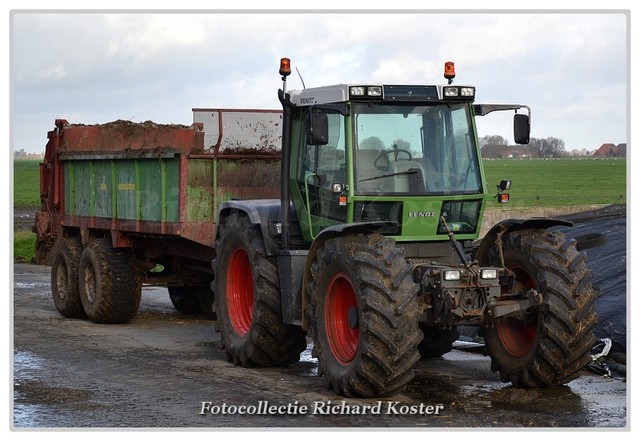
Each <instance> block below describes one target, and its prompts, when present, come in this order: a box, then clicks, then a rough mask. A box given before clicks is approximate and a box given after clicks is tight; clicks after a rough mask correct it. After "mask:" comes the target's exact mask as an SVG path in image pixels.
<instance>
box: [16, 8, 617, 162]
mask: <svg viewBox="0 0 640 441" xmlns="http://www.w3.org/2000/svg"><path fill="white" fill-rule="evenodd" d="M11 26H12V28H11V56H12V58H11V105H12V107H11V110H12V112H11V116H12V118H11V123H12V147H13V149H14V150H20V149H24V150H25V151H27V152H41V151H43V150H44V146H45V144H46V133H47V131H49V130H51V129H52V128H53V127H54V120H55V119H56V118H64V119H67V120H68V121H69V122H71V123H83V124H95V123H105V122H109V121H113V120H116V119H127V120H131V121H135V122H140V121H147V120H152V121H155V122H158V123H181V124H190V123H191V122H192V112H191V109H192V108H194V107H222V108H238V107H240V108H278V107H279V103H278V100H277V89H278V88H280V87H281V81H280V77H279V75H278V63H279V60H280V58H281V57H285V56H286V57H289V58H291V60H292V65H293V67H294V68H298V69H299V71H300V73H301V75H302V77H303V79H304V82H305V84H306V86H307V87H312V86H321V85H329V84H335V83H348V82H379V83H396V84H402V83H410V84H441V83H444V82H445V80H444V78H443V76H442V72H443V64H444V62H445V61H454V62H455V63H456V71H457V77H456V79H455V83H456V84H471V85H474V86H476V87H477V92H476V97H477V98H476V101H477V102H486V103H518V104H526V105H529V106H530V107H531V109H532V112H533V113H532V136H533V137H536V138H546V137H549V136H553V137H556V138H561V139H563V140H564V141H565V146H566V149H567V150H572V149H582V148H586V149H587V150H594V149H596V148H598V147H599V146H600V145H601V144H603V143H605V142H611V143H614V144H618V143H623V142H627V139H626V137H627V123H628V121H627V110H628V93H629V84H628V80H629V78H628V64H627V62H628V60H627V57H628V33H629V28H628V16H627V15H625V14H624V13H621V12H591V13H548V12H547V13H522V12H519V13H513V12H511V13H490V12H476V13H451V12H447V13H445V12H440V13H437V12H431V13H427V12H425V13H399V12H396V13H393V12H384V13H349V14H347V13H326V12H325V13H304V14H299V13H296V14H294V13H274V12H272V13H259V14H256V13H220V12H219V13H199V14H187V13H181V14H180V13H178V14H176V13H172V14H169V13H137V14H136V13H99V14H96V13H91V14H87V13H59V12H58V13H34V12H18V13H13V14H12V15H11ZM288 87H289V88H290V89H294V88H301V87H302V83H301V81H300V79H299V77H298V75H297V74H296V73H295V70H294V74H293V75H292V76H291V77H290V80H289V86H288ZM478 128H479V136H484V135H501V136H503V137H505V138H507V139H508V140H509V141H510V142H511V141H512V139H513V138H512V137H513V134H512V126H511V113H509V114H508V115H507V114H503V115H500V114H492V115H489V116H486V117H483V118H479V122H478Z"/></svg>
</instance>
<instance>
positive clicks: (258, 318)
mask: <svg viewBox="0 0 640 441" xmlns="http://www.w3.org/2000/svg"><path fill="white" fill-rule="evenodd" d="M219 231H220V237H219V239H217V240H216V244H215V249H216V253H217V255H216V258H215V259H214V260H213V263H212V267H213V270H214V274H215V281H214V286H215V295H214V298H215V300H214V301H215V305H216V316H217V324H218V328H219V330H220V335H221V339H222V342H223V345H224V347H225V351H226V353H227V357H228V358H229V360H230V361H232V362H233V363H235V364H236V365H240V366H245V367H250V366H288V365H290V364H292V363H295V362H296V361H298V360H299V359H300V353H302V351H303V350H304V349H305V348H306V340H305V335H304V332H303V331H302V328H300V327H298V326H293V325H287V324H285V323H283V321H282V303H281V298H280V279H279V275H278V267H277V264H276V260H275V258H271V257H266V256H265V248H264V244H263V242H262V236H261V234H260V231H259V230H258V229H257V228H256V227H255V226H253V225H252V224H251V223H250V222H249V221H248V219H247V218H245V217H244V216H241V215H231V216H229V217H228V218H226V219H225V221H224V224H223V225H221V226H220V229H219Z"/></svg>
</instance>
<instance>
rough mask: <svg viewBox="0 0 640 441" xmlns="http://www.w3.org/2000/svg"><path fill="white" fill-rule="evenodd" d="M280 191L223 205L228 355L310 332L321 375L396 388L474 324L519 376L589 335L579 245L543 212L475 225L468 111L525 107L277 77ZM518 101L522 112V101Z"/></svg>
mask: <svg viewBox="0 0 640 441" xmlns="http://www.w3.org/2000/svg"><path fill="white" fill-rule="evenodd" d="M290 72H291V68H290V61H289V60H288V59H286V58H284V59H282V61H281V66H280V74H281V75H282V80H283V88H282V90H280V91H279V99H280V102H281V104H282V108H283V123H282V159H281V199H280V200H253V201H228V202H225V203H224V204H222V205H221V207H220V210H219V218H218V227H217V228H218V230H217V233H216V244H215V252H216V257H215V259H214V260H213V263H212V267H213V270H214V274H215V280H214V282H213V283H212V289H213V291H214V293H215V310H216V311H215V312H216V314H217V320H218V328H219V330H220V332H221V338H222V342H223V345H224V347H225V351H226V353H227V355H228V358H229V359H230V360H231V361H232V362H234V363H236V364H238V365H242V366H285V365H289V364H291V363H294V362H296V361H298V360H299V357H300V353H301V352H302V351H303V350H305V348H306V347H307V344H306V337H307V336H309V337H310V338H312V339H313V355H314V356H315V357H317V359H318V363H319V368H318V373H319V375H322V376H324V377H325V378H326V380H327V385H328V386H329V387H331V388H333V389H334V390H335V392H336V393H337V394H339V395H342V396H347V397H350V396H363V397H384V396H389V395H392V394H395V393H397V392H400V391H402V390H403V388H404V387H405V386H406V384H407V383H408V382H409V381H410V380H411V379H412V378H413V375H414V371H413V369H414V365H415V363H416V362H417V361H418V360H419V359H420V358H421V357H422V358H426V357H437V356H440V355H443V354H444V353H446V352H448V351H450V350H451V349H452V343H453V342H454V341H455V340H456V339H457V338H458V336H459V334H458V332H457V326H459V325H464V326H478V327H479V332H480V334H481V335H482V336H483V337H484V340H485V343H486V349H487V350H488V352H489V354H490V356H491V360H492V363H491V368H492V370H493V371H499V373H500V376H501V379H502V380H503V381H505V382H511V383H512V384H513V385H514V386H516V387H545V386H554V385H560V384H565V383H567V382H569V381H571V380H572V379H574V378H576V377H577V376H579V375H580V371H581V369H582V368H583V367H584V366H585V365H586V364H587V363H588V362H589V361H590V355H589V353H590V350H591V348H592V347H593V345H594V343H595V338H594V336H593V332H592V330H593V327H594V325H595V323H596V319H597V318H596V314H595V311H594V301H595V299H596V296H597V293H596V291H595V290H594V289H593V288H592V286H591V281H590V280H591V273H590V271H589V270H588V269H587V267H586V266H585V255H584V253H582V252H578V251H577V250H576V246H575V241H573V240H567V239H566V238H565V236H564V235H563V234H562V233H560V232H553V231H550V230H549V229H550V227H554V226H558V225H562V226H564V225H570V224H569V223H567V222H564V221H561V220H554V219H545V218H534V219H526V220H525V219H509V220H505V221H502V222H500V223H498V224H497V225H495V226H494V227H493V228H491V229H490V231H489V232H488V234H486V236H485V237H484V238H483V239H482V240H477V239H478V236H479V233H480V227H481V220H482V215H483V210H484V207H485V204H486V203H487V202H490V201H491V199H492V198H495V197H498V200H499V201H501V202H502V201H506V200H508V195H507V194H506V193H503V192H504V191H505V190H508V188H509V186H510V182H509V181H502V182H501V183H500V184H499V185H498V191H497V193H498V194H497V195H496V194H495V193H496V192H495V191H494V192H491V191H490V189H489V188H488V187H487V185H486V184H485V175H484V171H483V167H482V162H481V160H480V148H479V145H478V140H477V139H478V138H477V132H476V126H475V117H476V116H482V115H485V114H487V113H489V112H493V111H497V110H512V111H515V117H514V137H515V141H516V142H517V143H521V144H522V143H527V142H528V140H529V132H530V110H529V108H528V107H527V106H522V105H482V104H474V96H475V88H474V87H470V86H458V85H453V84H452V80H453V78H454V76H455V71H454V67H453V63H447V64H446V65H445V78H447V79H448V80H449V81H448V84H446V85H386V84H385V85H343V84H341V85H336V86H327V87H318V88H309V89H303V90H292V91H287V90H286V85H287V83H286V79H287V76H288V75H289V74H290ZM520 109H526V113H518V110H520Z"/></svg>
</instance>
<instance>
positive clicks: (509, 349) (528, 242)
mask: <svg viewBox="0 0 640 441" xmlns="http://www.w3.org/2000/svg"><path fill="white" fill-rule="evenodd" d="M503 254H504V262H505V266H506V267H507V268H509V269H510V270H511V271H512V272H513V273H514V274H515V277H516V284H515V290H519V291H527V290H530V289H535V290H536V291H537V292H538V293H539V294H541V295H542V304H541V306H540V307H539V308H537V309H536V310H534V311H530V312H528V313H526V315H523V316H520V317H505V318H500V319H497V320H496V322H495V323H494V325H493V326H491V327H489V328H486V329H484V330H483V334H484V339H485V343H486V347H487V350H488V352H489V355H490V356H491V369H492V371H494V372H495V371H499V372H500V377H501V379H502V381H504V382H511V383H512V384H513V385H514V386H516V387H550V386H557V385H561V384H566V383H568V382H569V381H571V380H573V379H575V378H577V377H578V376H579V375H580V371H581V369H582V368H584V367H585V366H586V365H587V364H588V363H589V361H590V360H591V358H590V350H591V349H592V348H593V346H594V345H595V343H596V339H595V337H594V335H593V328H594V326H595V325H596V322H597V316H596V313H595V309H594V302H595V300H596V298H597V291H596V290H595V289H594V288H593V287H592V286H591V271H590V270H588V269H587V267H586V265H585V262H584V260H585V254H584V253H583V252H578V251H577V250H576V246H575V241H574V240H567V239H566V238H565V236H564V234H563V233H559V232H548V231H547V230H541V229H528V230H520V231H515V232H512V233H510V234H508V235H506V236H505V238H504V241H503ZM488 263H489V264H491V265H494V266H497V265H499V264H500V259H499V253H498V252H497V250H492V252H491V253H490V255H489V262H488Z"/></svg>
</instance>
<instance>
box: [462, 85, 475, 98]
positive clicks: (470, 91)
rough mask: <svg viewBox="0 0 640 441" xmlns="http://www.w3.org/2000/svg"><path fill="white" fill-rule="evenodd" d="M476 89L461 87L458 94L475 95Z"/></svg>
mask: <svg viewBox="0 0 640 441" xmlns="http://www.w3.org/2000/svg"><path fill="white" fill-rule="evenodd" d="M475 94H476V89H475V88H474V87H461V88H460V96H471V97H473V96H475Z"/></svg>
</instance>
